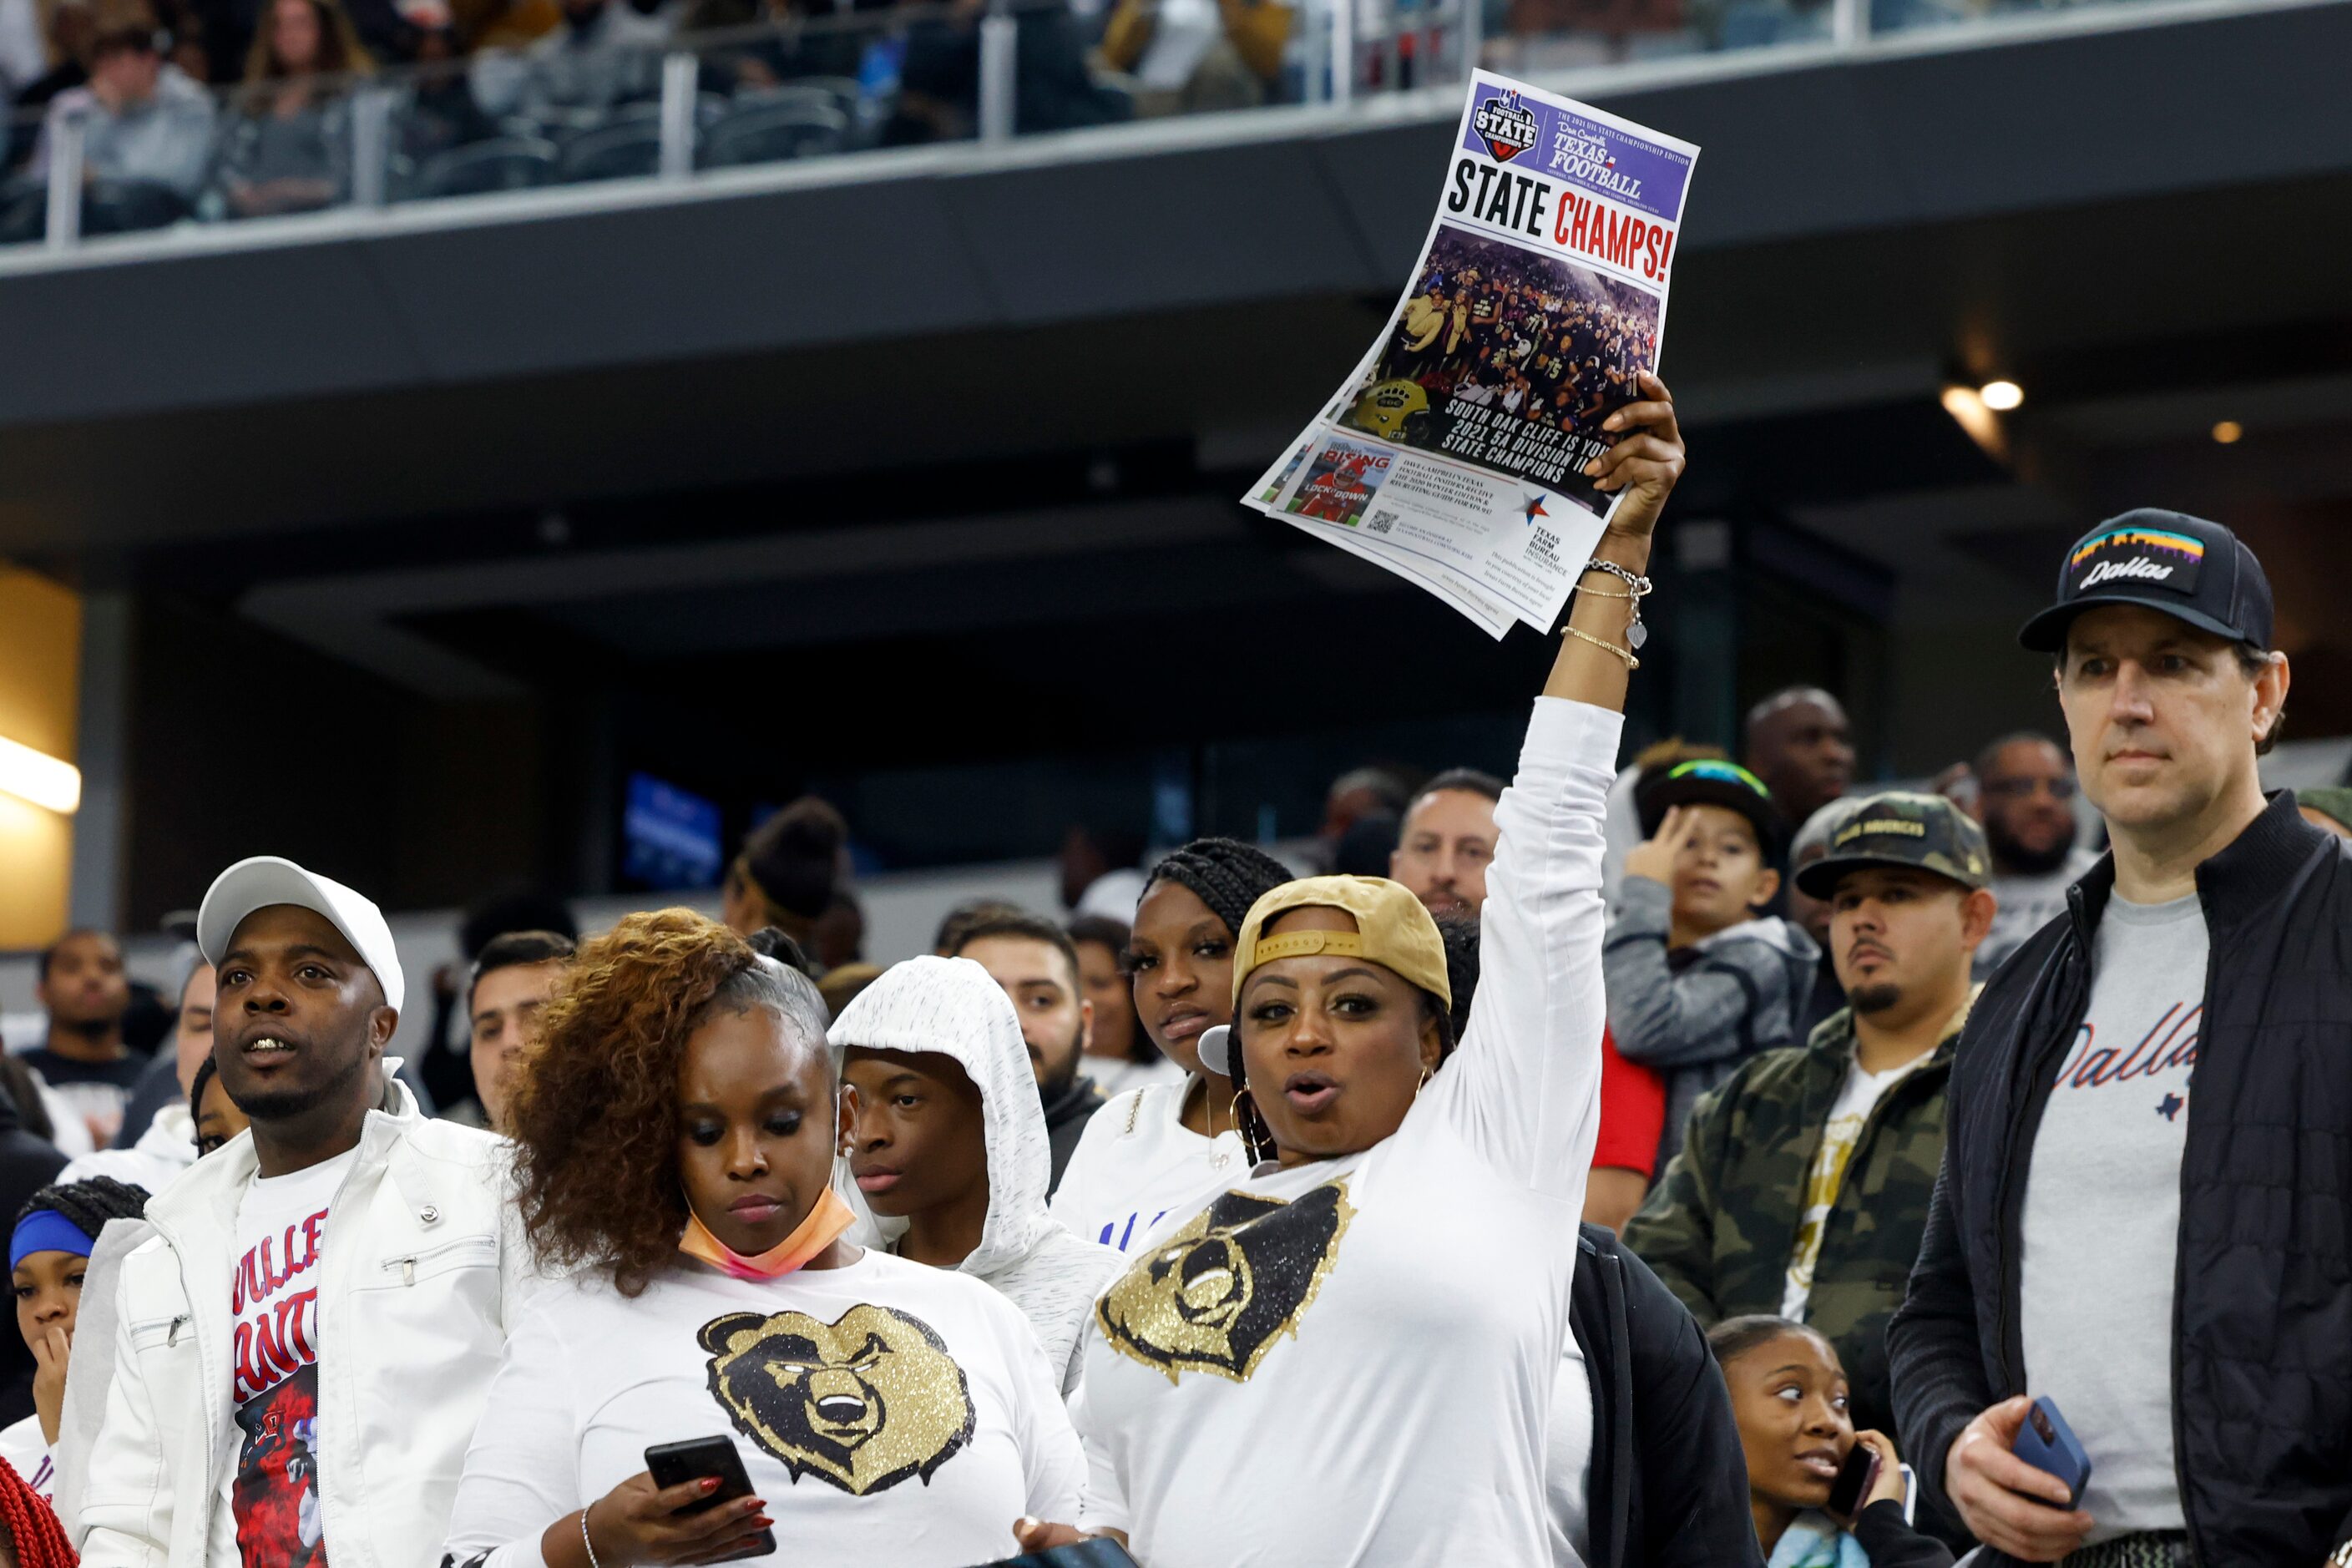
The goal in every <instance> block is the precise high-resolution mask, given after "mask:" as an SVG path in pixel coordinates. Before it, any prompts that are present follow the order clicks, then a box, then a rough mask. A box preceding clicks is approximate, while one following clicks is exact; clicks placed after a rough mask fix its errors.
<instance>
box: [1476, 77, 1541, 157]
mask: <svg viewBox="0 0 2352 1568" xmlns="http://www.w3.org/2000/svg"><path fill="white" fill-rule="evenodd" d="M1470 125H1471V128H1472V129H1473V130H1475V131H1476V132H1478V140H1480V141H1481V142H1485V143H1486V153H1487V155H1488V156H1490V157H1492V158H1493V159H1494V160H1495V161H1496V163H1509V162H1510V161H1511V160H1512V159H1514V158H1516V157H1517V156H1518V155H1519V154H1520V153H1524V152H1526V151H1527V150H1528V148H1530V147H1532V146H1534V145H1535V144H1536V115H1535V110H1532V109H1529V108H1528V106H1527V105H1526V104H1524V103H1521V102H1520V101H1519V89H1517V88H1512V89H1509V90H1508V91H1507V92H1506V93H1504V94H1503V96H1502V97H1500V98H1490V99H1488V100H1486V101H1485V102H1484V103H1481V104H1480V105H1479V106H1478V111H1477V113H1475V114H1474V115H1472V116H1471V118H1470Z"/></svg>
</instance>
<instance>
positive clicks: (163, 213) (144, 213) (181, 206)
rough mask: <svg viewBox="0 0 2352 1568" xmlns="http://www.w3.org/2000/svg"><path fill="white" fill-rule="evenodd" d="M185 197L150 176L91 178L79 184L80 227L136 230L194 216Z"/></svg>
mask: <svg viewBox="0 0 2352 1568" xmlns="http://www.w3.org/2000/svg"><path fill="white" fill-rule="evenodd" d="M190 216H194V208H193V207H192V206H190V205H189V204H188V198H187V197H185V196H184V195H181V194H180V193H179V192H177V191H175V190H173V188H172V187H171V186H169V185H159V184H155V183H154V182H153V181H152V180H92V181H91V182H90V183H89V184H87V185H84V186H83V187H82V192H81V231H82V233H84V234H86V235H89V234H137V233H139V232H141V231H142V230H144V229H151V228H169V227H170V226H172V225H173V224H175V223H179V222H181V221H183V220H184V219H185V218H188V217H190Z"/></svg>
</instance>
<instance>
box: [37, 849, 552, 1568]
mask: <svg viewBox="0 0 2352 1568" xmlns="http://www.w3.org/2000/svg"><path fill="white" fill-rule="evenodd" d="M196 942H197V945H198V946H199V947H201V948H202V949H203V950H204V955H205V959H206V960H207V961H208V962H210V963H212V964H214V965H215V968H216V969H217V971H218V973H219V983H220V990H219V996H218V998H217V1000H216V1002H215V1006H214V1010H213V1060H214V1062H215V1064H216V1066H217V1067H218V1068H219V1072H220V1082H221V1087H222V1088H223V1089H225V1090H226V1092H227V1094H228V1096H229V1098H230V1099H231V1100H235V1101H236V1104H237V1106H238V1107H239V1108H240V1109H241V1110H244V1111H245V1113H246V1114H247V1116H249V1117H250V1118H252V1122H253V1131H252V1132H251V1134H250V1135H249V1136H240V1137H238V1138H236V1139H235V1140H233V1141H232V1142H230V1143H229V1144H228V1145H227V1147H226V1148H224V1149H222V1150H221V1151H220V1152H218V1153H216V1154H214V1155H213V1156H211V1157H210V1158H207V1159H205V1160H200V1161H198V1162H197V1163H196V1164H195V1165H194V1166H193V1167H192V1168H190V1169H189V1170H188V1171H186V1172H185V1173H183V1174H182V1175H181V1176H180V1177H179V1178H178V1179H176V1180H175V1181H173V1183H172V1184H171V1185H170V1186H169V1187H168V1188H166V1189H165V1190H164V1191H163V1192H162V1193H160V1194H157V1195H156V1196H155V1198H154V1200H153V1201H152V1202H151V1203H150V1204H149V1205H148V1206H147V1219H148V1220H149V1221H150V1222H151V1223H152V1225H153V1226H154V1227H155V1231H156V1235H155V1237H154V1239H153V1240H152V1241H149V1242H147V1243H146V1244H145V1245H143V1246H142V1247H138V1248H137V1249H135V1250H134V1251H132V1252H131V1254H130V1255H129V1256H128V1257H126V1258H124V1259H123V1263H122V1272H121V1282H120V1284H119V1286H118V1291H119V1295H118V1298H117V1305H116V1315H115V1316H116V1322H117V1325H118V1328H117V1331H116V1333H115V1336H114V1340H113V1342H112V1344H111V1345H110V1346H108V1347H106V1349H105V1351H104V1352H100V1354H99V1355H98V1356H97V1358H96V1359H97V1360H98V1361H99V1363H100V1366H99V1369H98V1371H97V1372H96V1373H91V1371H90V1362H89V1361H88V1360H86V1359H85V1358H88V1357H90V1356H91V1355H92V1352H93V1351H97V1350H98V1349H99V1347H95V1346H91V1347H77V1349H76V1353H75V1356H74V1373H75V1375H76V1376H77V1377H78V1378H79V1377H82V1376H85V1375H97V1376H100V1377H101V1378H104V1377H105V1375H106V1373H107V1371H108V1370H109V1369H108V1368H107V1367H105V1366H104V1364H103V1363H104V1361H105V1359H106V1356H107V1354H110V1355H111V1358H112V1367H111V1369H110V1370H111V1373H112V1375H111V1379H110V1382H108V1383H107V1384H106V1395H105V1398H106V1413H105V1415H104V1417H103V1418H102V1420H101V1423H100V1428H99V1434H98V1436H97V1439H96V1441H95V1443H94V1445H93V1447H92V1448H91V1452H90V1455H89V1459H88V1461H87V1468H86V1471H85V1473H86V1475H87V1477H88V1480H87V1483H86V1486H85V1489H84V1493H83V1498H82V1505H81V1514H80V1520H79V1536H80V1539H79V1542H78V1544H79V1549H80V1552H81V1560H82V1562H83V1563H86V1564H89V1565H91V1568H111V1565H115V1564H123V1565H133V1564H135V1565H137V1568H163V1565H166V1564H168V1565H170V1568H198V1565H200V1564H206V1565H210V1568H234V1565H238V1564H242V1568H309V1565H312V1564H323V1563H327V1562H330V1561H331V1562H332V1563H334V1564H335V1565H336V1568H374V1565H383V1568H390V1565H392V1564H404V1565H405V1564H418V1563H433V1562H436V1561H437V1560H438V1559H439V1557H440V1552H441V1542H442V1537H443V1536H444V1534H445V1533H446V1531H447V1528H448V1521H449V1508H450V1504H451V1502H452V1500H453V1499H454V1496H455V1493H456V1489H457V1473H458V1470H459V1468H461V1465H462V1462H463V1460H464V1458H465V1453H466V1445H467V1442H468V1441H470V1440H471V1438H472V1436H473V1432H474V1426H475V1425H476V1423H477V1421H478V1419H479V1418H480V1416H481V1414H482V1399H483V1394H484V1392H485V1390H487V1388H488V1385H489V1381H490V1374H491V1373H493V1372H495V1371H496V1370H497V1369H498V1365H499V1358H500V1355H501V1354H502V1352H504V1349H505V1345H506V1330H507V1325H508V1324H509V1323H511V1322H513V1321H515V1317H516V1313H517V1310H518V1308H519V1305H520V1289H521V1287H522V1284H523V1281H524V1278H525V1271H524V1268H523V1257H524V1244H523V1242H522V1241H521V1239H520V1236H519V1234H517V1233H516V1232H515V1230H514V1229H513V1227H512V1225H511V1221H510V1219H509V1215H510V1214H511V1212H512V1211H511V1205H509V1203H508V1202H507V1194H508V1190H509V1184H508V1182H507V1179H506V1160H505V1156H504V1152H503V1151H504V1147H505V1145H504V1144H503V1143H502V1142H500V1141H499V1139H497V1138H494V1137H492V1136H491V1135H490V1134H488V1133H487V1132H479V1131H474V1130H472V1129H470V1128H465V1127H459V1126H457V1125H456V1124H454V1123H451V1122H446V1121H426V1120H425V1119H424V1118H423V1117H421V1116H419V1115H418V1114H417V1110H416V1104H415V1100H412V1099H410V1098H409V1095H408V1091H407V1089H405V1088H404V1087H403V1086H402V1085H400V1084H399V1083H398V1082H397V1081H395V1080H394V1079H393V1077H392V1075H391V1072H390V1070H389V1069H390V1068H391V1067H392V1065H393V1064H391V1063H389V1062H387V1061H386V1060H385V1058H384V1055H383V1049H384V1046H385V1044H386V1043H387V1042H388V1041H390V1039H391V1038H392V1033H393V1029H394V1026H396V1025H397V1024H398V1023H399V1020H400V1005H401V1003H402V1001H403V1000H404V996H403V984H402V979H401V970H400V957H399V954H398V953H397V952H395V951H394V946H393V941H392V932H391V931H390V929H389V928H388V927H387V926H386V925H385V924H384V920H383V915H382V914H381V913H379V912H378V911H377V910H376V907H375V905H373V903H370V902H369V901H368V900H366V899H363V898H362V897H361V896H360V895H359V894H357V893H355V892H353V891H352V890H351V889H349V888H346V887H344V886H343V885H342V884H341V883H339V882H333V881H330V880H328V879H326V878H324V877H320V876H316V875H313V874H312V873H310V872H309V871H305V870H303V869H302V868H300V867H299V866H296V865H294V864H293V863H291V862H290V861H286V860H280V859H276V858H268V857H263V858H256V859H251V860H242V861H239V862H238V863H237V864H236V865H235V866H232V867H230V868H228V869H227V870H226V871H224V872H223V873H221V876H220V879H218V880H217V881H215V883H214V884H213V887H212V890H211V892H209V893H207V894H206V895H205V902H204V908H203V910H202V911H201V912H200V913H199V914H198V916H197V918H196Z"/></svg>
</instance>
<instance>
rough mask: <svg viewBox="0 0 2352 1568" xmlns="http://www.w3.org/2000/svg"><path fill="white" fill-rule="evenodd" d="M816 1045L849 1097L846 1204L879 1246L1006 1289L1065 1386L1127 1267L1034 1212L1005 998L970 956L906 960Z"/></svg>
mask: <svg viewBox="0 0 2352 1568" xmlns="http://www.w3.org/2000/svg"><path fill="white" fill-rule="evenodd" d="M827 1037H828V1038H829V1039H830V1041H831V1042H832V1044H833V1047H834V1048H835V1050H836V1051H839V1052H841V1053H842V1079H843V1081H844V1082H845V1083H846V1084H847V1085H849V1087H850V1088H851V1089H853V1090H854V1091H855V1093H856V1128H855V1131H854V1133H853V1135H852V1137H851V1139H850V1141H849V1144H848V1148H847V1154H848V1176H849V1179H850V1182H851V1183H853V1184H854V1189H853V1190H854V1191H855V1192H856V1194H857V1197H856V1198H854V1199H853V1200H852V1206H856V1205H857V1204H858V1202H859V1201H860V1200H862V1202H863V1205H864V1206H865V1207H866V1209H867V1210H868V1211H870V1213H871V1214H872V1215H874V1216H875V1218H874V1229H875V1232H876V1234H877V1236H878V1237H881V1238H882V1244H883V1245H884V1246H885V1247H887V1249H888V1250H890V1251H894V1252H896V1253H897V1254H898V1256H900V1257H902V1258H908V1260H910V1261H912V1262H917V1263H927V1264H930V1265H932V1266H933V1267H935V1268H954V1269H958V1270H961V1272H963V1273H966V1274H970V1275H971V1276H973V1277H974V1278H976V1279H982V1280H985V1281H986V1282H987V1283H989V1284H991V1285H993V1286H994V1287H996V1289H999V1290H1000V1291H1002V1292H1003V1294H1004V1295H1005V1296H1006V1297H1007V1298H1008V1299H1010V1300H1011V1301H1012V1302H1013V1305H1014V1306H1016V1307H1018V1308H1020V1309H1021V1310H1022V1312H1023V1314H1024V1315H1025V1316H1026V1317H1027V1318H1028V1320H1029V1322H1030V1326H1031V1327H1032V1328H1034V1330H1035V1331H1036V1333H1037V1339H1038V1342H1039V1343H1041V1344H1043V1345H1044V1346H1045V1357H1046V1360H1047V1361H1048V1362H1049V1363H1052V1365H1053V1368H1054V1373H1055V1376H1056V1377H1057V1378H1059V1379H1060V1380H1061V1385H1062V1392H1063V1393H1064V1394H1069V1393H1070V1392H1072V1391H1073V1390H1074V1389H1075V1388H1076V1386H1077V1380H1078V1368H1079V1364H1080V1363H1081V1360H1082V1359H1083V1358H1082V1357H1081V1356H1080V1354H1079V1351H1080V1348H1081V1346H1082V1344H1083V1342H1084V1331H1085V1328H1086V1323H1087V1314H1088V1312H1089V1310H1091V1308H1092V1307H1093V1304H1094V1300H1095V1297H1096V1296H1097V1294H1098V1293H1099V1292H1100V1291H1101V1289H1102V1288H1103V1287H1104V1286H1105V1285H1106V1284H1108V1282H1109V1281H1110V1279H1111V1277H1112V1276H1113V1275H1115V1274H1117V1273H1118V1270H1119V1268H1120V1265H1121V1262H1122V1259H1121V1258H1120V1257H1119V1255H1118V1253H1117V1252H1115V1251H1113V1250H1112V1249H1111V1248H1109V1247H1101V1246H1097V1244H1095V1243H1093V1242H1090V1241H1082V1240H1080V1239H1079V1238H1078V1237H1076V1236H1074V1235H1072V1234H1071V1233H1070V1232H1069V1231H1068V1230H1067V1229H1066V1228H1065V1227H1064V1226H1061V1225H1060V1224H1059V1223H1058V1222H1056V1221H1055V1220H1054V1219H1053V1218H1052V1217H1051V1216H1050V1215H1047V1214H1046V1212H1045V1184H1046V1180H1047V1173H1048V1169H1049V1159H1048V1155H1047V1152H1046V1135H1045V1111H1044V1110H1042V1109H1041V1108H1040V1106H1039V1104H1038V1100H1037V1083H1036V1079H1035V1076H1034V1074H1033V1073H1032V1071H1031V1070H1030V1065H1029V1047H1028V1046H1027V1044H1026V1043H1025V1042H1024V1040H1023V1039H1022V1037H1021V1019H1020V1016H1018V1015H1017V1014H1015V1013H1014V1012H1013V1003H1012V1001H1011V999H1010V998H1008V997H1007V996H1006V995H1005V994H1004V992H1003V989H1002V988H1001V987H1000V986H998V984H996V982H995V981H994V980H993V979H992V978H991V977H990V975H989V973H988V971H987V970H985V969H982V967H981V966H980V965H979V964H977V963H973V962H972V961H971V960H970V959H968V958H929V957H926V958H915V959H909V960H908V961H907V962H906V963H900V964H897V965H895V966H893V967H892V968H891V969H890V970H888V971H887V973H884V974H883V975H882V977H881V978H880V979H878V980H877V981H875V982H874V984H871V985H869V986H867V987H866V989H865V990H864V991H863V992H861V993H859V994H858V995H857V997H856V1000H855V1001H853V1002H851V1003H850V1004H849V1005H848V1006H846V1007H845V1008H843V1009H842V1013H841V1016H840V1017H838V1018H836V1019H835V1021H834V1025H833V1027H832V1029H831V1030H830V1031H829V1033H828V1036H827ZM845 1195H846V1194H845Z"/></svg>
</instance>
